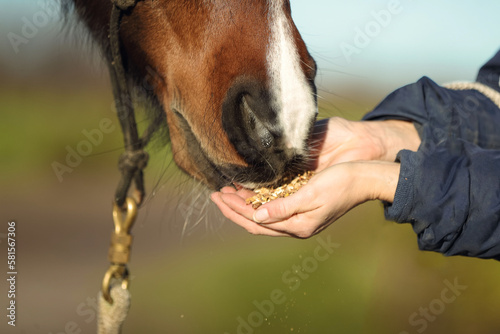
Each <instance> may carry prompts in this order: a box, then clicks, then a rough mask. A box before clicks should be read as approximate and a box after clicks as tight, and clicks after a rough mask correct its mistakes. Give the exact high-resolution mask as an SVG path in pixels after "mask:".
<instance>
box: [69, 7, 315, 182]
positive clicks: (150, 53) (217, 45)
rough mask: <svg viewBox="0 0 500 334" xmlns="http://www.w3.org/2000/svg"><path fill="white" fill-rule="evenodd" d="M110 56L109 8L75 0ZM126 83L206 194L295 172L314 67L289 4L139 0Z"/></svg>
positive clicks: (309, 121)
mask: <svg viewBox="0 0 500 334" xmlns="http://www.w3.org/2000/svg"><path fill="white" fill-rule="evenodd" d="M73 2H74V4H75V7H76V9H77V12H78V13H79V15H80V17H81V19H82V20H83V22H84V23H85V24H86V25H87V27H88V28H89V30H90V32H91V34H92V35H93V36H94V38H95V39H96V41H97V42H98V43H99V45H100V46H101V47H102V48H103V50H104V53H105V54H108V55H109V44H108V43H109V42H108V38H107V37H108V36H107V35H108V28H109V15H110V10H111V6H112V4H111V2H108V1H102V0H73ZM120 42H121V49H122V55H123V59H124V66H125V69H126V72H127V76H128V77H129V78H130V79H131V82H135V83H140V82H141V80H143V78H145V77H147V76H151V75H150V74H149V72H151V70H152V69H153V71H154V73H155V84H154V85H151V87H152V89H151V90H149V94H150V97H151V99H154V100H155V101H157V103H158V105H159V106H160V108H161V111H162V112H163V113H165V114H166V120H167V123H168V129H169V134H170V140H171V143H172V150H173V156H174V159H175V162H176V163H177V165H179V166H180V167H181V168H182V169H183V170H185V171H186V172H187V173H188V174H190V175H192V176H194V177H196V178H197V179H199V180H201V181H203V182H205V183H206V184H208V185H210V186H211V187H213V188H220V187H222V186H225V185H229V184H231V183H238V184H241V185H243V186H247V187H255V186H257V185H265V184H270V183H274V182H276V180H278V179H280V178H282V177H283V176H284V175H285V173H287V171H290V170H293V169H300V168H302V167H303V166H304V164H305V163H306V161H307V157H308V145H307V141H308V137H309V134H310V131H311V128H312V125H313V123H314V120H315V117H316V115H317V101H316V87H315V84H314V78H315V75H316V64H315V62H314V60H313V58H312V57H311V55H310V54H309V52H308V51H307V48H306V46H305V44H304V41H303V40H302V38H301V36H300V34H299V32H298V30H297V28H296V26H295V24H294V22H293V20H292V17H291V9H290V2H289V0H144V1H139V2H138V3H137V4H136V6H135V7H134V9H133V10H130V11H127V12H126V13H124V16H123V18H122V21H121V25H120Z"/></svg>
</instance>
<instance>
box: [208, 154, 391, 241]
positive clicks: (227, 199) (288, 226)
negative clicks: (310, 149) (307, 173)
mask: <svg viewBox="0 0 500 334" xmlns="http://www.w3.org/2000/svg"><path fill="white" fill-rule="evenodd" d="M398 176H399V164H397V163H389V162H380V161H376V162H349V163H341V164H337V165H334V166H331V167H328V168H326V169H324V170H323V171H322V172H320V173H318V174H316V175H315V176H313V177H312V178H311V180H310V181H309V183H308V184H306V185H305V186H303V187H302V188H301V189H300V190H299V191H298V192H297V193H295V194H293V195H291V196H289V197H286V198H279V199H276V200H273V201H271V202H269V203H266V204H264V205H263V206H261V207H260V208H259V209H258V210H254V209H253V208H252V206H251V205H247V204H246V202H245V199H246V198H249V197H251V196H252V195H253V194H254V193H253V192H252V191H250V190H248V189H240V190H236V189H234V188H231V187H226V188H223V189H222V190H221V192H218V193H214V194H212V200H213V201H214V202H215V203H216V204H217V206H218V207H219V209H220V210H221V212H222V213H223V214H224V215H225V216H226V217H227V218H229V219H230V220H232V221H234V222H235V223H236V224H238V225H240V226H242V227H243V228H245V229H246V230H247V231H248V232H250V233H252V234H260V235H268V236H293V237H297V238H308V237H311V236H313V235H315V234H316V233H318V232H320V231H321V230H323V229H324V228H326V227H327V226H329V225H330V224H331V223H333V222H334V221H336V220H337V219H338V218H340V217H341V216H343V215H344V214H345V213H346V212H347V211H349V210H351V209H352V208H354V207H355V206H357V205H359V204H361V203H363V202H366V201H368V200H374V199H381V200H385V201H388V202H392V201H393V199H394V194H395V192H396V187H397V182H398Z"/></svg>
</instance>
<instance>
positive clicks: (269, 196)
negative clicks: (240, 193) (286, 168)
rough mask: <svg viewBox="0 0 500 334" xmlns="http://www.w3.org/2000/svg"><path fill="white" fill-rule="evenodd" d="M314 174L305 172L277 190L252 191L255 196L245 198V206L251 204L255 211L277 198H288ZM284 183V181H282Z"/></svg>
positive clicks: (261, 189)
mask: <svg viewBox="0 0 500 334" xmlns="http://www.w3.org/2000/svg"><path fill="white" fill-rule="evenodd" d="M313 175H314V172H311V171H307V172H305V173H304V174H301V175H299V176H297V177H296V178H294V179H293V180H292V181H291V182H290V183H287V184H284V185H282V186H280V187H278V188H265V187H264V188H259V189H255V190H254V191H255V192H256V193H257V195H255V196H253V197H250V198H247V200H246V202H247V204H252V207H253V208H254V209H257V208H258V207H259V206H261V205H262V204H265V203H267V202H270V201H272V200H274V199H277V198H284V197H288V196H290V195H291V194H295V193H296V192H297V191H298V190H299V189H300V188H302V186H304V185H305V184H306V183H307V182H308V181H309V180H310V179H311V177H313ZM284 181H286V179H284Z"/></svg>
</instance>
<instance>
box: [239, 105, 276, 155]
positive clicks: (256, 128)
mask: <svg viewBox="0 0 500 334" xmlns="http://www.w3.org/2000/svg"><path fill="white" fill-rule="evenodd" d="M241 100H242V102H241V105H242V109H243V112H244V119H245V118H248V123H249V127H250V130H251V131H252V132H254V133H255V135H256V137H257V138H256V139H257V140H258V139H260V142H261V144H262V146H263V147H264V148H270V147H271V146H272V145H273V143H274V137H273V135H272V134H271V132H270V131H269V130H268V129H267V128H266V127H265V126H264V124H263V123H262V122H261V121H260V120H259V119H258V118H257V117H256V115H255V113H254V112H253V110H252V108H250V106H249V105H248V102H247V99H246V97H245V96H243V97H242V99H241Z"/></svg>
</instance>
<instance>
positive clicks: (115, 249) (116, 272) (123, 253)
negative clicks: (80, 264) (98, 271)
mask: <svg viewBox="0 0 500 334" xmlns="http://www.w3.org/2000/svg"><path fill="white" fill-rule="evenodd" d="M136 216H137V204H136V202H135V201H134V200H133V199H132V198H130V197H127V200H126V208H125V210H122V209H121V208H120V207H119V206H118V205H117V204H116V203H114V204H113V220H114V222H115V230H114V231H113V233H112V234H111V245H110V246H109V252H108V260H109V262H110V263H111V265H110V267H109V269H108V271H107V272H106V274H105V275H104V279H103V281H102V295H103V297H104V299H106V301H107V302H108V303H110V304H113V299H112V298H111V295H110V289H111V286H110V284H111V280H112V279H113V278H114V279H117V280H121V282H122V283H121V284H122V288H123V289H127V288H128V284H129V279H128V276H129V273H128V269H127V263H128V262H129V260H130V247H131V245H132V236H131V235H130V230H131V228H132V225H133V224H134V222H135V218H136Z"/></svg>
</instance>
